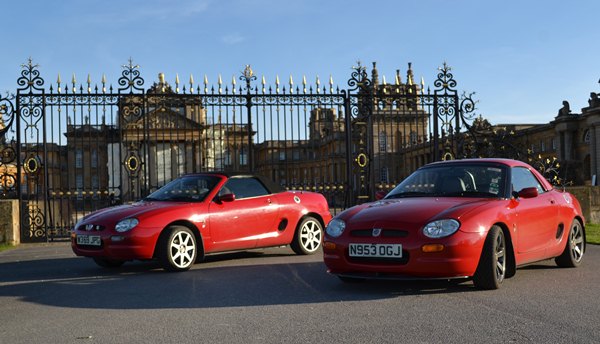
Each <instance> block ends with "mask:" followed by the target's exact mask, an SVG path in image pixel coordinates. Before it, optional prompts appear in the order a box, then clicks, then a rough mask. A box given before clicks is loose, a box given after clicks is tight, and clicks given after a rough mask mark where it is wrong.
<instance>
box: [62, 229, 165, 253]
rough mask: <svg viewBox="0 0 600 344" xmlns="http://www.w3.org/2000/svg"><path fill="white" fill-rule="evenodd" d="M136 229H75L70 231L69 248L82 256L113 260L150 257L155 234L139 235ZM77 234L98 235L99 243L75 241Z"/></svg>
mask: <svg viewBox="0 0 600 344" xmlns="http://www.w3.org/2000/svg"><path fill="white" fill-rule="evenodd" d="M137 229H138V228H136V229H134V230H132V231H131V232H126V233H118V232H114V231H108V232H106V233H104V232H102V233H99V232H86V231H78V230H76V231H73V232H72V233H71V248H72V249H73V252H74V253H75V254H76V255H78V256H83V257H102V258H108V259H114V260H146V259H152V258H153V255H154V247H155V246H156V240H157V236H154V235H141V234H140V232H142V231H139V230H137ZM134 231H135V232H134ZM78 235H94V236H100V245H98V246H91V245H80V244H78V243H77V236H78Z"/></svg>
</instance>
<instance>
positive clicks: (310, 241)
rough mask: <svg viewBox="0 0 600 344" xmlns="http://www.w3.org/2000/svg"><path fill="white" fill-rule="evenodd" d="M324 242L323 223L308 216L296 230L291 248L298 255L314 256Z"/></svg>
mask: <svg viewBox="0 0 600 344" xmlns="http://www.w3.org/2000/svg"><path fill="white" fill-rule="evenodd" d="M322 242H323V226H322V225H321V222H319V220H317V219H315V218H314V217H312V216H307V217H305V218H304V219H302V221H300V224H299V225H298V227H297V228H296V233H295V234H294V240H292V244H291V247H292V250H294V252H296V254H300V255H307V254H314V253H316V252H317V251H318V250H319V248H321V243H322Z"/></svg>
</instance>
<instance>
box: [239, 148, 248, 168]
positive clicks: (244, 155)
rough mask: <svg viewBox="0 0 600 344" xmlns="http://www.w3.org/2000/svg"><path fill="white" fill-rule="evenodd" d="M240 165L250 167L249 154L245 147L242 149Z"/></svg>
mask: <svg viewBox="0 0 600 344" xmlns="http://www.w3.org/2000/svg"><path fill="white" fill-rule="evenodd" d="M240 165H248V152H247V149H246V147H245V146H242V148H240Z"/></svg>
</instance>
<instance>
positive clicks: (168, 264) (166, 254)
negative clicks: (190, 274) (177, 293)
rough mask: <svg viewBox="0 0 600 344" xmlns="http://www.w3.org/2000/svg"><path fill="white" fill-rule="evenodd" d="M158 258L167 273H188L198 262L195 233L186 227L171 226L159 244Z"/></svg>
mask: <svg viewBox="0 0 600 344" xmlns="http://www.w3.org/2000/svg"><path fill="white" fill-rule="evenodd" d="M158 245H159V247H158V248H157V249H158V250H159V251H158V258H159V261H160V264H161V265H162V267H163V269H165V270H167V271H174V272H177V271H186V270H189V269H190V268H191V267H192V265H193V264H194V263H195V262H196V256H197V255H198V245H197V244H196V238H195V237H194V233H192V231H191V230H190V229H189V228H187V227H184V226H171V227H169V228H167V229H166V230H165V233H164V235H162V236H161V240H160V241H159V243H158Z"/></svg>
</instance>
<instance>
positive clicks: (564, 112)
mask: <svg viewBox="0 0 600 344" xmlns="http://www.w3.org/2000/svg"><path fill="white" fill-rule="evenodd" d="M562 103H563V106H562V107H561V108H560V109H559V110H558V116H557V117H563V116H569V115H570V114H571V107H570V105H569V102H568V101H566V100H563V102H562Z"/></svg>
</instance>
